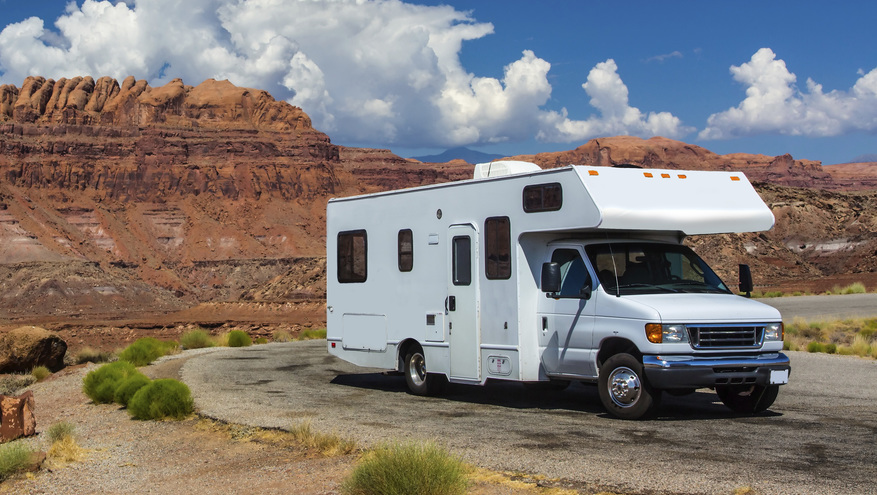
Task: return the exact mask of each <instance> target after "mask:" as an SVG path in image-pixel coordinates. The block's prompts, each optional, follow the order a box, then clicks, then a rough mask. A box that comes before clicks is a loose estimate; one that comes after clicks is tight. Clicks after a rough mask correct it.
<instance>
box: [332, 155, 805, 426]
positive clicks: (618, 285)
mask: <svg viewBox="0 0 877 495" xmlns="http://www.w3.org/2000/svg"><path fill="white" fill-rule="evenodd" d="M773 223H774V217H773V214H772V213H771V211H770V209H769V208H768V207H767V206H766V205H765V204H764V202H763V201H762V200H761V198H760V197H759V196H758V194H757V193H756V191H755V190H754V188H753V187H752V185H751V184H750V183H749V181H748V180H747V179H746V177H745V176H744V174H742V173H740V172H714V171H709V172H708V171H680V170H657V169H640V168H611V167H590V166H577V165H575V166H567V167H564V168H556V169H549V170H541V169H540V168H539V167H538V166H537V165H535V164H532V163H527V162H513V161H500V162H493V163H488V164H480V165H477V166H476V167H475V178H473V179H470V180H464V181H459V182H452V183H445V184H437V185H430V186H423V187H416V188H411V189H403V190H397V191H389V192H382V193H376V194H368V195H363V196H357V197H349V198H338V199H332V200H330V201H329V204H328V208H327V274H328V294H327V345H328V350H329V352H330V353H331V354H333V355H335V356H338V357H339V358H341V359H344V360H346V361H349V362H351V363H354V364H356V365H359V366H367V367H374V368H383V369H389V370H397V371H399V372H402V374H403V375H404V377H405V380H406V382H407V385H408V387H409V389H410V391H411V392H412V393H414V394H419V395H431V394H435V393H438V392H440V390H441V389H442V388H443V385H444V384H446V383H447V382H452V383H461V384H473V385H483V384H485V382H486V381H488V380H510V381H519V382H525V383H533V384H542V385H544V386H546V387H557V388H563V387H565V386H566V385H567V384H569V383H570V382H571V381H580V382H585V383H592V384H596V385H597V387H598V391H599V396H600V399H601V401H602V403H603V405H604V406H605V407H606V409H607V410H608V411H609V412H610V413H612V414H613V415H615V416H617V417H620V418H624V419H636V418H640V417H642V416H644V415H646V414H648V413H650V412H652V411H653V410H654V409H655V408H656V407H657V406H658V404H659V401H660V398H661V394H662V393H670V394H674V395H683V394H686V393H690V392H694V391H695V390H696V389H698V388H712V389H715V391H716V393H717V394H718V396H719V398H720V399H721V400H722V402H723V403H724V404H725V405H727V406H728V407H729V408H731V409H733V410H735V411H738V412H744V413H753V412H759V411H763V410H765V409H767V408H768V407H770V406H771V405H772V404H773V402H774V400H775V399H776V397H777V392H778V390H779V387H780V385H782V384H785V383H787V382H788V379H789V373H790V366H789V359H788V357H786V355H784V354H783V353H782V352H781V351H782V348H783V324H782V319H781V317H780V314H779V312H778V311H777V310H776V309H774V308H772V307H770V306H767V305H765V304H761V303H759V302H756V301H753V300H752V299H749V298H747V297H743V296H740V295H737V294H736V293H735V292H734V291H732V289H731V288H730V287H729V286H728V285H726V284H725V283H724V282H723V281H722V280H720V278H719V277H718V276H717V275H716V273H715V272H714V271H713V270H712V269H710V267H709V266H708V265H707V264H706V263H705V262H704V261H703V260H702V259H701V258H700V257H699V256H698V255H697V254H695V253H694V252H693V251H692V250H691V249H690V248H688V247H687V246H686V245H684V244H683V240H684V239H685V237H686V236H689V235H703V234H718V233H733V232H753V231H764V230H769V229H770V228H771V227H772V226H773ZM740 284H741V286H740V290H741V291H744V292H747V291H751V290H752V289H751V286H752V281H751V276H750V275H749V270H748V267H747V266H745V265H742V266H741V282H740ZM747 295H748V294H747Z"/></svg>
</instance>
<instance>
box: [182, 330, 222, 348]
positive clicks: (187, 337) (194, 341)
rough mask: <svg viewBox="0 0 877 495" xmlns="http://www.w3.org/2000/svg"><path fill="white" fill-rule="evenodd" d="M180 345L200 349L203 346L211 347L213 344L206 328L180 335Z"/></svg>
mask: <svg viewBox="0 0 877 495" xmlns="http://www.w3.org/2000/svg"><path fill="white" fill-rule="evenodd" d="M180 345H181V346H183V348H185V349H201V348H204V347H213V346H214V345H215V344H214V342H213V339H212V338H210V334H209V333H207V331H206V330H201V329H200V328H199V329H197V330H192V331H190V332H186V333H184V334H183V335H182V336H180Z"/></svg>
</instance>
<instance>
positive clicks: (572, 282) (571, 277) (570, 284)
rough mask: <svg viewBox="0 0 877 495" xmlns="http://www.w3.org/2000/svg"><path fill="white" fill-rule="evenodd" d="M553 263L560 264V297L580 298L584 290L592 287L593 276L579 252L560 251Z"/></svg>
mask: <svg viewBox="0 0 877 495" xmlns="http://www.w3.org/2000/svg"><path fill="white" fill-rule="evenodd" d="M551 261H553V262H555V263H559V264H560V280H561V282H560V293H559V294H558V295H559V296H560V297H580V296H581V295H582V289H584V288H585V287H587V286H590V285H591V275H590V274H589V273H588V268H587V266H585V262H584V260H582V256H581V255H580V254H579V252H578V251H577V250H575V249H558V250H556V251H554V254H552V255H551Z"/></svg>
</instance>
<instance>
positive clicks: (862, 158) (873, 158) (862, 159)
mask: <svg viewBox="0 0 877 495" xmlns="http://www.w3.org/2000/svg"><path fill="white" fill-rule="evenodd" d="M870 162H877V154H874V153H869V154H867V155H859V156H857V157H855V158H853V159H852V160H850V161H848V162H847V163H870Z"/></svg>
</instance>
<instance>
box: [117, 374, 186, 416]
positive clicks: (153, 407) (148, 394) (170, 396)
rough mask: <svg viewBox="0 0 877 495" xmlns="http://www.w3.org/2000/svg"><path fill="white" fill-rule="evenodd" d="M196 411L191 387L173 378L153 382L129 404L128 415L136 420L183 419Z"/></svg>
mask: <svg viewBox="0 0 877 495" xmlns="http://www.w3.org/2000/svg"><path fill="white" fill-rule="evenodd" d="M194 410H195V405H194V402H193V401H192V392H191V391H190V390H189V387H187V386H186V384H185V383H183V382H180V381H178V380H173V379H171V378H163V379H160V380H155V381H153V382H152V383H150V384H149V385H146V386H145V387H143V388H141V389H140V390H138V391H137V393H135V394H134V397H131V400H130V401H129V402H128V413H129V414H130V415H131V417H132V418H134V419H163V418H173V419H183V418H185V417H186V416H188V415H190V414H192V412H193V411H194Z"/></svg>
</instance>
